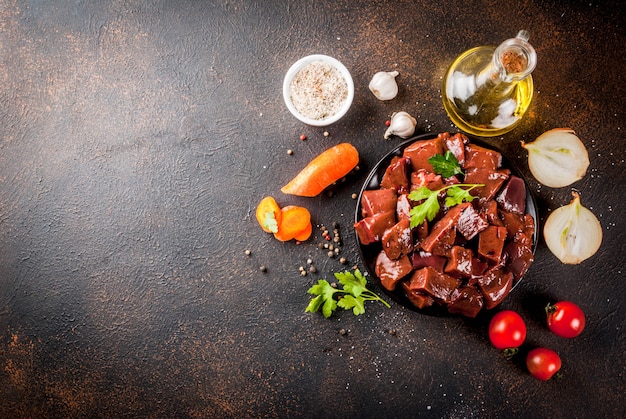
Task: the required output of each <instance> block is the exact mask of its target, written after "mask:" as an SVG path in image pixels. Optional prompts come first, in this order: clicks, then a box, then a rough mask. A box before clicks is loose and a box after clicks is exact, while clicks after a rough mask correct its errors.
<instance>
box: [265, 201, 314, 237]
mask: <svg viewBox="0 0 626 419" xmlns="http://www.w3.org/2000/svg"><path fill="white" fill-rule="evenodd" d="M280 211H281V213H282V214H281V220H280V224H279V225H278V231H277V232H276V233H274V237H276V238H277V239H278V240H280V241H288V240H291V239H293V238H294V237H296V235H298V233H301V232H302V231H303V230H304V229H306V228H307V226H308V225H309V224H311V214H310V213H309V210H308V209H306V208H304V207H299V206H297V205H287V206H286V207H284V208H282V209H281V210H280Z"/></svg>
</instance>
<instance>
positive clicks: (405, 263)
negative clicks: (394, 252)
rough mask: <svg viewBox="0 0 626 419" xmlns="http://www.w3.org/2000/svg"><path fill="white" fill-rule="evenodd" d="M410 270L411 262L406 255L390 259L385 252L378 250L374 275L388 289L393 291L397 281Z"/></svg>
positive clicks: (411, 268) (411, 269)
mask: <svg viewBox="0 0 626 419" xmlns="http://www.w3.org/2000/svg"><path fill="white" fill-rule="evenodd" d="M411 271H413V264H412V263H411V260H410V259H409V257H408V256H403V257H401V258H400V259H396V260H391V259H389V258H388V257H387V254H386V253H385V252H380V253H379V254H378V257H377V258H376V275H377V276H378V277H379V278H380V283H381V285H382V286H383V287H384V288H385V289H387V290H389V291H393V290H394V289H395V288H396V284H397V283H398V281H400V280H401V279H402V278H404V277H405V276H407V275H408V274H410V273H411Z"/></svg>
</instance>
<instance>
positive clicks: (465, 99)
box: [442, 30, 537, 137]
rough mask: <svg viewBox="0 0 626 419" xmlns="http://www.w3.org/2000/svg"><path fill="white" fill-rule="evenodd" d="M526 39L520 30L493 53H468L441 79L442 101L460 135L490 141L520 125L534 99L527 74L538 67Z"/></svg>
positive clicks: (492, 49) (487, 50)
mask: <svg viewBox="0 0 626 419" xmlns="http://www.w3.org/2000/svg"><path fill="white" fill-rule="evenodd" d="M528 38H529V35H528V32H526V31H524V30H522V31H519V33H518V34H517V36H516V37H515V38H511V39H507V40H506V41H504V42H503V43H502V44H500V45H499V46H498V47H497V48H496V47H493V46H481V47H476V48H472V49H470V50H468V51H466V52H464V53H463V54H461V55H460V56H459V57H458V58H457V59H456V60H455V61H454V62H453V63H452V65H451V66H450V67H449V69H448V71H447V72H446V75H445V77H444V83H443V90H442V97H443V105H444V108H445V109H446V112H447V113H448V116H449V117H450V119H451V120H452V122H453V123H454V124H455V125H456V126H457V127H458V128H459V129H461V130H463V131H465V132H466V133H468V134H471V135H476V136H481V137H493V136H497V135H502V134H504V133H506V132H509V131H510V130H512V129H513V128H515V126H517V124H519V122H520V121H521V118H522V116H523V115H524V113H525V112H526V111H527V110H528V107H529V106H530V102H531V100H532V97H533V79H532V76H531V73H532V71H533V70H534V69H535V66H536V64H537V54H536V53H535V49H534V48H533V47H532V45H530V44H529V43H528Z"/></svg>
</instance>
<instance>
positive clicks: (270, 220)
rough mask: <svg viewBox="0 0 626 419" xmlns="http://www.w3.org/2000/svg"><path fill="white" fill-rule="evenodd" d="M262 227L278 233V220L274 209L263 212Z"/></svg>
mask: <svg viewBox="0 0 626 419" xmlns="http://www.w3.org/2000/svg"><path fill="white" fill-rule="evenodd" d="M263 227H265V228H266V229H268V230H269V231H271V232H272V233H278V221H276V216H275V215H274V211H267V212H266V213H265V214H263Z"/></svg>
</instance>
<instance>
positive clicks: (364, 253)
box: [353, 131, 541, 318]
mask: <svg viewBox="0 0 626 419" xmlns="http://www.w3.org/2000/svg"><path fill="white" fill-rule="evenodd" d="M459 132H460V133H462V134H463V135H465V136H467V137H468V138H469V141H470V142H471V143H473V144H476V145H478V146H481V147H485V148H489V149H491V150H495V151H497V152H499V153H500V154H501V156H502V163H503V166H504V167H507V168H509V169H510V170H511V174H514V175H515V176H517V177H519V178H521V179H522V180H523V181H524V185H525V187H526V213H527V214H529V215H530V216H531V217H533V220H534V222H535V231H534V234H533V237H532V246H531V248H532V252H533V255H534V254H535V252H536V250H537V247H538V244H539V234H540V228H541V227H540V219H539V208H538V205H537V200H536V198H535V196H534V194H533V193H532V190H531V189H530V187H529V184H528V180H527V178H526V176H524V173H523V172H522V171H521V170H520V168H519V166H518V165H517V164H516V163H515V161H514V160H513V159H511V158H509V157H508V156H507V155H506V154H505V153H504V152H503V151H502V149H501V148H500V147H498V146H497V145H494V144H491V143H489V142H487V141H484V140H483V139H481V138H479V137H476V136H473V135H470V134H466V133H464V132H461V131H459ZM438 135H439V133H436V132H427V133H423V134H419V135H415V136H413V137H411V138H408V139H406V140H404V141H402V142H401V143H398V144H396V145H395V146H394V147H393V148H391V149H389V150H388V151H387V152H386V153H385V154H384V155H383V156H382V157H381V158H380V159H379V160H378V161H377V162H376V164H374V165H373V166H372V168H371V169H370V171H369V172H368V174H367V176H366V178H365V180H364V182H363V186H362V187H361V189H360V191H359V194H358V196H357V199H356V201H357V202H356V206H355V210H354V223H357V222H358V221H359V220H361V219H362V218H363V216H362V215H361V197H362V196H363V192H364V191H366V190H368V189H372V185H373V184H376V183H378V182H380V181H381V180H382V174H383V173H384V170H385V169H386V167H387V166H386V164H388V163H389V162H390V160H391V159H392V158H393V157H394V156H400V155H402V153H403V151H404V149H405V148H407V147H408V146H409V145H411V144H413V143H415V142H417V141H423V140H430V139H433V138H436V137H437V136H438ZM353 238H354V240H355V243H356V247H357V253H358V255H359V258H360V260H361V263H362V264H363V266H364V269H365V271H366V272H367V274H368V277H369V278H370V280H372V281H373V282H374V283H375V284H377V285H378V286H379V287H380V288H381V289H382V290H383V292H384V293H385V295H387V296H389V297H390V298H391V299H392V300H394V301H395V302H396V303H398V304H399V305H401V306H403V307H405V308H407V309H409V310H410V311H413V312H417V313H420V314H425V315H430V316H436V317H448V316H459V315H455V314H452V313H450V312H448V310H447V308H446V307H444V306H438V305H433V306H431V307H426V308H423V309H419V308H417V307H415V306H414V305H413V304H412V303H411V302H410V301H409V300H408V298H407V297H406V296H405V295H404V293H403V292H402V291H401V290H399V289H396V290H394V291H389V290H387V289H386V288H384V287H383V286H382V285H381V283H380V278H379V277H378V275H376V272H375V267H374V264H373V263H372V262H373V260H372V258H371V257H370V255H371V254H373V253H375V252H376V251H378V250H381V249H382V248H381V247H380V243H373V244H370V245H364V244H362V243H361V241H360V240H359V235H358V234H357V232H356V229H353ZM533 264H534V262H533ZM526 275H528V272H526V274H525V275H524V276H523V277H522V278H520V279H519V280H517V281H516V282H515V283H514V284H513V286H512V287H511V291H510V292H512V291H513V290H514V289H515V288H516V287H517V285H518V284H519V283H520V282H522V281H523V280H524V279H525V278H526ZM497 309H498V307H494V308H493V309H491V310H488V309H485V308H483V309H481V310H480V313H479V314H478V316H477V318H478V317H482V316H486V315H489V314H488V313H490V312H494V310H497Z"/></svg>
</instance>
